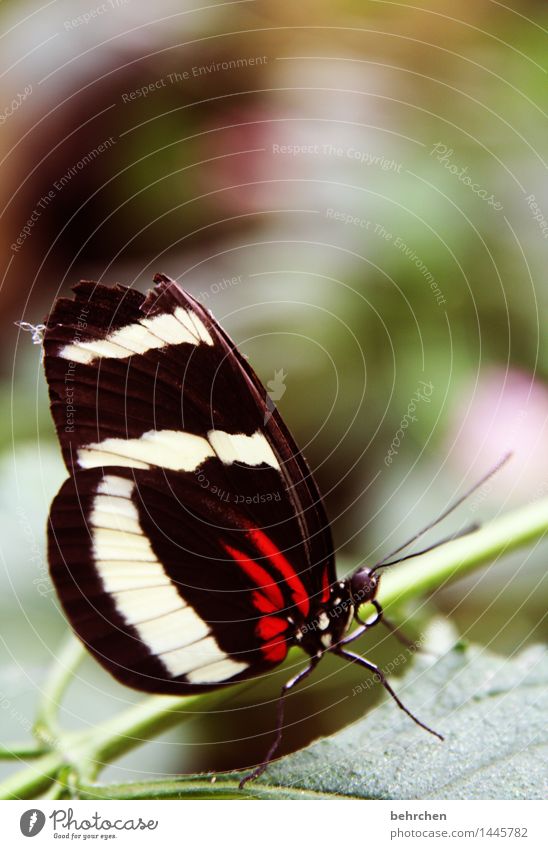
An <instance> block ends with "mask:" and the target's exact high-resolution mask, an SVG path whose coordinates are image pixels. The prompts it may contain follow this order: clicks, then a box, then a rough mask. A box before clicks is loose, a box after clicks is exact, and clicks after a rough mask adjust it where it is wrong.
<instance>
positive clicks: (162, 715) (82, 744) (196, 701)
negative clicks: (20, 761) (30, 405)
mask: <svg viewBox="0 0 548 849" xmlns="http://www.w3.org/2000/svg"><path fill="white" fill-rule="evenodd" d="M254 683H255V682H246V683H245V684H240V685H238V686H235V687H231V688H230V694H231V695H232V694H234V693H235V692H236V691H238V690H242V689H244V688H246V687H250V686H252V685H253V684H254ZM226 698H227V691H226V690H225V689H222V690H217V691H216V692H214V693H203V694H201V695H198V696H185V697H184V698H178V697H175V696H151V697H150V698H148V699H145V700H144V701H142V702H140V703H139V704H137V705H134V706H133V707H131V708H129V709H128V710H126V711H123V712H122V713H120V714H117V715H116V716H114V717H113V718H112V719H109V720H107V721H106V722H102V723H101V724H100V725H97V726H95V727H94V728H93V729H91V730H87V731H83V732H69V733H65V734H64V735H63V736H62V737H61V738H59V741H58V745H57V749H56V751H54V752H50V753H49V754H46V755H44V756H43V757H41V758H39V759H37V760H36V761H34V763H33V764H32V765H30V766H29V767H27V768H26V769H24V770H21V771H20V772H17V773H15V775H12V776H10V777H9V778H7V779H6V781H4V782H3V783H2V784H1V785H0V799H33V798H36V794H40V793H43V792H44V791H45V790H46V789H47V788H48V787H49V786H50V784H51V783H52V781H54V780H55V778H56V776H57V775H58V774H59V772H60V771H61V770H62V769H63V768H64V767H66V766H67V765H68V766H71V765H72V766H73V768H74V771H75V772H76V773H77V774H78V775H79V776H83V777H84V778H85V779H87V780H88V781H90V780H93V779H94V778H95V777H96V776H97V775H98V773H99V772H100V771H101V769H102V768H103V767H104V766H106V764H107V763H110V762H111V761H113V760H115V759H116V758H117V757H120V756H121V755H123V754H126V752H129V751H131V750H132V749H134V748H136V747H137V746H140V745H142V744H143V743H146V742H148V740H149V739H150V738H151V737H155V736H157V735H158V734H161V733H162V732H163V731H167V730H168V729H169V728H172V727H173V726H175V725H179V724H180V723H182V722H184V721H186V720H188V719H191V718H192V717H193V716H194V714H195V713H197V712H199V711H200V710H204V709H207V710H208V711H211V710H212V709H214V708H215V707H216V706H217V704H218V703H220V702H222V701H225V700H226Z"/></svg>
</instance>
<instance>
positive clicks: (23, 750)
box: [0, 743, 49, 761]
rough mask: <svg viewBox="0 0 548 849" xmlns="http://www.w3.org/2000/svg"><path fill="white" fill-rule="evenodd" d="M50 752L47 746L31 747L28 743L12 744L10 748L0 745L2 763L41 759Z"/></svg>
mask: <svg viewBox="0 0 548 849" xmlns="http://www.w3.org/2000/svg"><path fill="white" fill-rule="evenodd" d="M48 751H49V750H48V747H47V746H29V744H28V743H11V744H10V745H9V746H5V745H3V744H2V743H0V761H18V760H21V759H25V760H30V759H31V758H40V757H41V756H42V755H45V754H46V752H48Z"/></svg>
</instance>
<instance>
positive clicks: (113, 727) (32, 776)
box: [0, 499, 548, 799]
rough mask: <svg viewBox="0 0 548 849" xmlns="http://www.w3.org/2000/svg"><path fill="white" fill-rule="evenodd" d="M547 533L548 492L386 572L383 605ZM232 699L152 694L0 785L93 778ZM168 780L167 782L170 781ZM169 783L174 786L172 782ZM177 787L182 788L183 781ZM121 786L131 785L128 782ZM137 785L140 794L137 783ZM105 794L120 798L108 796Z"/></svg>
mask: <svg viewBox="0 0 548 849" xmlns="http://www.w3.org/2000/svg"><path fill="white" fill-rule="evenodd" d="M547 532H548V499H544V500H542V501H537V502H535V503H533V504H529V505H528V506H526V507H524V508H522V509H520V510H516V511H514V512H512V513H508V514H506V515H505V516H503V517H501V518H499V519H496V520H494V521H493V522H491V523H490V524H488V525H486V526H485V527H484V528H481V529H480V530H478V531H475V532H474V533H472V534H469V535H468V536H466V537H463V538H461V539H458V540H454V541H453V542H450V543H447V545H444V546H442V547H441V548H439V549H437V550H436V551H433V552H430V553H429V554H425V555H423V556H422V557H421V558H420V559H418V560H417V561H416V562H413V561H411V562H408V563H405V564H403V565H402V566H401V567H397V568H392V569H390V571H389V572H388V574H386V575H384V576H383V579H382V585H381V589H380V592H379V601H380V602H381V604H382V605H383V607H385V608H388V607H390V606H393V607H394V606H396V605H398V604H402V603H403V602H405V601H407V600H408V599H410V598H412V597H414V596H419V595H421V594H423V593H425V592H430V591H433V590H435V589H437V588H439V587H440V586H441V585H442V584H443V583H444V582H445V581H449V580H455V579H457V578H461V577H463V576H464V575H466V574H467V573H468V572H470V571H472V570H473V569H476V568H478V567H479V566H482V565H483V564H485V563H488V562H492V561H493V560H495V559H496V558H498V557H500V556H501V555H503V554H505V553H508V552H510V551H513V550H515V549H517V548H520V547H522V546H525V545H527V544H529V543H532V542H535V541H539V540H540V539H542V537H544V535H545V534H546V533H547ZM79 656H80V655H79V652H77V651H76V648H74V647H73V648H72V649H71V648H69V647H68V646H67V647H66V653H65V651H64V652H63V653H62V655H61V656H60V659H59V662H58V664H57V666H58V669H57V671H55V672H54V674H53V676H52V677H51V679H50V682H49V684H48V687H47V703H46V701H44V704H43V706H42V710H41V712H40V717H39V722H38V724H40V725H41V727H42V728H44V729H46V730H47V731H50V730H51V729H55V730H56V731H57V728H56V710H57V705H58V704H59V701H60V698H61V696H62V694H63V692H64V689H65V687H66V684H67V682H68V680H69V678H70V676H71V674H72V671H73V670H74V669H75V668H76V665H77V662H78V660H79ZM252 684H253V682H251V683H247V684H245V685H239V686H237V687H230V688H229V689H228V693H229V695H230V696H232V695H233V694H235V693H236V692H238V691H241V689H243V687H249V686H252ZM226 698H227V690H226V689H220V690H217V691H216V692H213V693H206V694H203V695H199V696H190V697H186V698H177V697H167V696H152V697H151V698H148V699H145V700H144V701H143V702H141V703H140V704H137V705H135V706H134V707H131V708H129V709H128V710H126V711H124V712H123V713H121V714H119V715H117V716H115V717H113V718H112V719H110V720H108V721H106V722H104V723H102V724H100V725H98V726H96V727H95V728H93V729H91V730H86V731H84V732H71V733H64V734H62V735H59V736H58V740H57V743H56V750H55V751H53V752H50V753H48V754H45V755H43V756H41V757H39V758H37V760H35V761H34V762H33V764H32V765H29V766H28V767H27V768H26V769H25V770H22V771H21V772H18V773H16V774H15V775H12V776H10V777H9V778H8V779H7V780H6V781H5V782H4V784H3V785H1V786H0V798H4V799H5V798H27V799H28V798H31V799H32V798H36V794H39V793H43V792H45V791H46V790H48V788H50V787H51V785H52V783H53V782H55V781H56V779H57V777H58V776H60V774H61V772H62V770H66V768H67V767H71V766H72V767H73V769H74V773H75V774H76V776H77V777H80V778H83V779H84V780H86V781H88V782H89V781H92V780H93V779H94V778H95V777H96V775H97V774H98V773H99V772H100V770H101V769H102V767H103V766H104V765H105V764H106V763H109V762H110V761H112V760H114V759H115V758H117V757H119V756H120V755H122V754H124V753H125V752H128V751H130V750H131V749H133V748H135V747H136V746H139V745H141V744H142V743H144V742H146V741H147V740H148V739H150V738H151V737H154V736H156V735H158V734H160V733H162V732H163V731H165V730H167V729H168V728H171V727H172V726H174V725H177V724H179V723H180V722H182V721H184V720H186V719H188V718H190V717H191V716H192V715H193V713H194V712H197V711H199V710H203V709H207V710H211V709H212V708H213V707H214V706H216V705H217V704H218V703H219V702H222V701H225V700H226ZM54 736H57V735H54ZM164 784H165V785H166V786H167V783H164ZM171 786H174V785H173V783H172V785H171ZM177 786H178V787H179V789H180V785H177ZM186 786H187V789H188V790H189V792H192V793H195V794H197V795H195V796H194V797H193V798H205V796H206V795H207V794H209V795H215V794H219V795H222V794H223V793H224V794H228V795H230V794H231V793H232V792H234V793H235V792H236V784H235V783H234V779H233V778H231V779H230V780H228V779H227V780H225V781H224V782H223V781H220V782H219V785H218V788H216V786H215V785H211V784H210V783H209V782H205V781H204V780H203V779H199V780H197V781H195V783H194V786H193V787H192V788H190V787H189V786H188V785H186ZM136 788H137V785H136ZM104 792H105V793H106V792H107V790H105V791H104ZM112 792H114V791H112ZM123 792H126V786H124V791H123ZM127 792H128V793H129V791H127ZM135 792H136V793H138V789H136V791H135ZM143 792H144V791H143ZM259 792H260V793H263V794H267V793H268V788H266V787H262V788H260V790H259V785H255V787H254V788H253V792H252V793H250V794H249V795H250V796H253V797H254V798H258V794H259ZM83 793H84V796H85V794H86V793H88V794H91V795H90V798H99V797H101V796H100V794H101V787H100V786H97V787H95V786H94V785H90V784H87V785H85V787H84V791H83ZM101 798H102V797H101ZM104 798H117V797H115V796H111V797H108V796H106V795H105V796H104ZM123 798H128V796H126V797H123ZM135 798H140V797H138V796H135ZM143 798H144V797H143ZM261 798H266V796H264V795H263V796H262V797H261Z"/></svg>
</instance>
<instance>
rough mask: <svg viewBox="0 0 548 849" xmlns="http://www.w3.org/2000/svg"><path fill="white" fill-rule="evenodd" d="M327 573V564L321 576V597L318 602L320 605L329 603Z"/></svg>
mask: <svg viewBox="0 0 548 849" xmlns="http://www.w3.org/2000/svg"><path fill="white" fill-rule="evenodd" d="M329 590H330V586H329V572H328V570H327V564H326V565H325V566H324V570H323V574H322V595H321V599H320V601H321V602H322V604H325V603H326V602H328V601H329Z"/></svg>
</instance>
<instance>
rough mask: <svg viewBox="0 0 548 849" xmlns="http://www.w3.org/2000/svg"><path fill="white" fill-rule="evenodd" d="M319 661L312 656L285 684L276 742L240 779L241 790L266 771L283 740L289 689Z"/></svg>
mask: <svg viewBox="0 0 548 849" xmlns="http://www.w3.org/2000/svg"><path fill="white" fill-rule="evenodd" d="M319 662H320V658H319V657H313V658H311V660H310V663H309V664H308V666H305V668H304V669H302V670H301V671H300V672H299V673H298V674H297V675H295V676H294V677H293V678H290V680H289V681H287V682H286V683H285V684H284V685H283V687H282V689H281V692H280V698H279V699H278V715H277V720H276V737H275V738H274V742H273V743H272V745H271V747H270V749H269V750H268V752H267V755H266V757H265V759H264V761H263V762H262V763H261V764H259V766H257V767H255V769H254V770H253V772H250V773H249V775H245V776H244V777H243V778H242V780H241V781H240V784H239V788H240V790H241V789H242V788H243V787H244V785H245V784H246V783H247V782H248V781H255V779H256V778H258V777H259V776H260V775H262V774H263V772H264V771H265V769H266V768H267V766H268V764H269V763H270V761H271V760H272V758H273V757H274V755H275V753H276V750H277V749H278V746H279V745H280V743H281V740H282V731H283V722H284V707H285V705H284V701H285V696H286V694H287V693H288V692H289V690H291V689H293V687H294V686H295V685H296V684H299V682H300V681H303V680H304V679H305V678H307V677H308V676H309V675H310V673H311V672H312V671H313V670H314V669H315V668H316V666H317V665H318V663H319Z"/></svg>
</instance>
